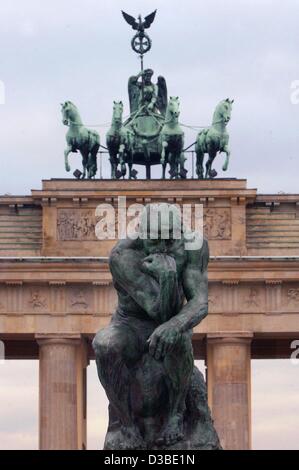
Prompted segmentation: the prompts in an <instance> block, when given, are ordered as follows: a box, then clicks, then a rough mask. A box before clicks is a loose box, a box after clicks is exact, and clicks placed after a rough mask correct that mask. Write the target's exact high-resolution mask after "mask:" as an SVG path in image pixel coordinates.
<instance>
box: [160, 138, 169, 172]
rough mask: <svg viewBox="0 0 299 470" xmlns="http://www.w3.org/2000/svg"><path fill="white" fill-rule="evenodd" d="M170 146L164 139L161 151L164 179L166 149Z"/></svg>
mask: <svg viewBox="0 0 299 470" xmlns="http://www.w3.org/2000/svg"><path fill="white" fill-rule="evenodd" d="M167 147H168V142H166V140H163V141H162V151H161V164H162V179H163V180H165V171H166V164H167V158H166V149H167Z"/></svg>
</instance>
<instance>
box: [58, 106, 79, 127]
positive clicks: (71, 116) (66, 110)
mask: <svg viewBox="0 0 299 470" xmlns="http://www.w3.org/2000/svg"><path fill="white" fill-rule="evenodd" d="M61 113H62V123H63V124H64V125H65V126H68V125H69V123H70V122H75V121H76V117H77V116H78V115H79V114H78V111H77V108H76V106H75V105H74V104H73V103H72V102H71V101H65V102H64V103H61Z"/></svg>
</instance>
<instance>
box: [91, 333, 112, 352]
mask: <svg viewBox="0 0 299 470" xmlns="http://www.w3.org/2000/svg"><path fill="white" fill-rule="evenodd" d="M110 343H111V342H110V334H109V331H108V328H104V329H103V330H100V331H98V333H97V334H96V335H95V337H94V339H93V342H92V347H93V350H94V352H95V354H96V356H97V357H98V356H103V355H105V354H108V353H109V349H110Z"/></svg>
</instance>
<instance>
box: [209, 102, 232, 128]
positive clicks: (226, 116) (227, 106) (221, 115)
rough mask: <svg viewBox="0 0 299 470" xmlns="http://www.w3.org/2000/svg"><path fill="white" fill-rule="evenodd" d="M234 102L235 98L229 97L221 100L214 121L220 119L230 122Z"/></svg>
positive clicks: (226, 122) (219, 120)
mask: <svg viewBox="0 0 299 470" xmlns="http://www.w3.org/2000/svg"><path fill="white" fill-rule="evenodd" d="M233 102H234V100H230V99H229V98H226V100H222V101H220V103H219V104H218V106H217V108H216V110H215V113H214V119H213V122H214V121H218V122H223V123H224V124H228V123H229V121H230V119H231V112H232V106H233Z"/></svg>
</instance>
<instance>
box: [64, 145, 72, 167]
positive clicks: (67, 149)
mask: <svg viewBox="0 0 299 470" xmlns="http://www.w3.org/2000/svg"><path fill="white" fill-rule="evenodd" d="M71 151H72V147H70V146H69V145H68V146H67V148H66V149H65V151H64V166H65V169H66V171H71V167H70V164H69V159H68V156H69V154H70V153H71Z"/></svg>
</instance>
